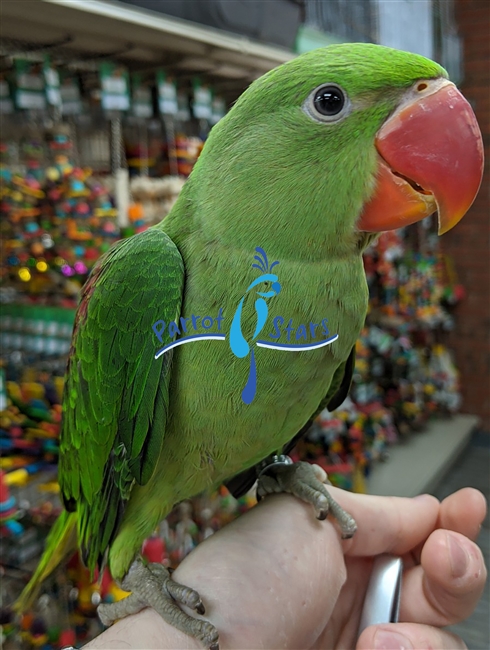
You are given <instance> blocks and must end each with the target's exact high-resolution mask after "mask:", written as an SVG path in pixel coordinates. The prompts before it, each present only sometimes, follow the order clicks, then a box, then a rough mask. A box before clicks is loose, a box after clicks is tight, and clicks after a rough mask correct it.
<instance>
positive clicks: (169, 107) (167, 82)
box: [157, 70, 179, 115]
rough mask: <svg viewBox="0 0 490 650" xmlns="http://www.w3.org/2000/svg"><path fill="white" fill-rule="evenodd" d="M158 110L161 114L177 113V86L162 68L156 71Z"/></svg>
mask: <svg viewBox="0 0 490 650" xmlns="http://www.w3.org/2000/svg"><path fill="white" fill-rule="evenodd" d="M157 88H158V110H159V111H160V113H161V115H177V113H178V110H179V107H178V104H177V88H176V86H175V82H174V81H173V80H172V79H171V78H170V77H167V75H166V74H165V72H164V71H163V70H158V71H157Z"/></svg>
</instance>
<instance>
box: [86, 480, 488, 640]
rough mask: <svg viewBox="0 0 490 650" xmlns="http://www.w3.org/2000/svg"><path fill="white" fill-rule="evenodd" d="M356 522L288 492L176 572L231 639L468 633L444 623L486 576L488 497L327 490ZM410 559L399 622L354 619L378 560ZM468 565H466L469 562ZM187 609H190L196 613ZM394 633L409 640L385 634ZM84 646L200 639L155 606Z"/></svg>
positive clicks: (474, 595)
mask: <svg viewBox="0 0 490 650" xmlns="http://www.w3.org/2000/svg"><path fill="white" fill-rule="evenodd" d="M329 489H331V491H332V495H333V496H334V498H335V499H337V500H338V502H339V503H340V504H341V505H342V507H344V508H345V509H346V510H347V511H348V512H350V513H351V514H352V515H353V516H354V518H355V519H356V520H357V523H358V531H357V533H356V535H355V536H354V538H353V539H351V540H347V541H343V542H342V541H341V540H340V539H339V535H338V532H337V530H336V529H335V526H334V524H332V523H331V522H330V521H317V520H316V519H315V518H314V515H313V511H312V509H311V506H309V505H307V504H304V503H302V502H301V501H299V500H298V499H296V498H294V497H291V496H288V495H274V496H268V497H266V498H265V499H264V501H263V502H262V503H260V504H259V505H258V506H257V507H256V508H253V509H252V510H251V511H250V512H248V513H247V514H245V515H243V516H242V517H240V518H239V519H237V520H236V521H234V522H233V523H231V524H229V525H228V526H226V527H225V528H224V529H222V530H221V531H219V532H218V533H216V534H215V535H213V536H212V537H211V538H209V539H208V540H206V542H204V543H203V544H200V545H199V546H198V547H197V548H196V549H195V550H194V551H193V552H192V553H191V554H190V555H189V556H188V557H187V558H186V559H185V560H184V562H183V563H182V564H181V565H180V566H179V568H178V569H177V570H176V571H175V573H174V574H173V578H174V579H175V580H177V581H179V582H181V583H183V584H186V585H187V586H189V587H192V588H194V589H196V590H197V591H199V593H200V594H201V596H202V599H203V602H204V603H205V606H206V617H205V618H207V619H208V620H209V621H211V622H212V623H213V624H214V625H215V626H216V627H217V629H218V630H219V632H220V647H221V648H222V649H225V648H230V649H231V648H233V649H237V650H238V649H239V648H244V649H245V648H247V649H251V648H254V649H255V648H267V649H272V648H291V649H293V648H294V649H297V648H305V649H306V648H312V649H313V648H315V649H318V650H320V649H324V650H326V649H328V650H333V649H334V648H356V649H357V650H368V649H371V650H372V649H373V648H380V649H381V648H389V649H390V650H395V649H397V648H406V649H409V648H411V647H412V648H415V649H417V650H422V649H425V648H432V649H434V650H435V649H438V650H445V649H446V648H447V649H448V650H449V649H451V650H453V649H455V648H464V647H465V645H464V643H463V642H462V641H461V640H460V639H458V638H457V637H455V636H454V635H452V634H450V633H449V632H447V631H445V630H442V629H440V628H441V627H443V626H446V625H450V624H453V623H456V622H458V621H461V620H463V619H465V618H467V617H468V616H469V615H470V614H471V612H472V611H473V609H474V607H475V605H476V603H477V601H478V599H479V597H480V595H481V592H482V590H483V586H484V583H485V579H486V569H485V566H484V562H483V558H482V555H481V552H480V550H479V548H478V547H477V546H476V545H475V544H474V543H473V541H472V540H474V539H475V538H476V536H477V534H478V531H479V527H480V523H481V522H482V520H483V518H484V516H485V511H486V505H485V499H484V498H483V496H482V495H481V493H479V492H478V491H476V490H473V489H470V488H465V489H464V490H460V491H459V492H457V493H455V494H453V495H451V496H450V497H448V498H447V499H445V500H444V501H443V502H442V503H440V504H439V502H438V501H437V499H435V498H434V497H430V496H426V495H425V496H422V497H417V498H416V499H401V498H395V497H374V496H366V495H356V494H350V493H348V492H344V491H342V490H337V489H335V488H329ZM381 553H392V554H395V555H400V556H402V557H403V560H404V575H403V583H402V585H403V586H402V595H401V607H400V623H397V624H390V625H378V626H373V627H369V628H367V629H366V630H365V631H364V632H363V633H362V635H361V637H360V638H359V639H358V640H357V639H356V636H357V629H358V625H359V620H360V615H361V611H362V607H363V603H364V596H365V593H366V589H367V585H368V582H369V577H370V572H371V566H372V561H373V558H374V557H375V556H376V555H379V554H381ZM465 563H466V566H465ZM189 613H190V612H189ZM383 632H388V633H390V634H392V635H393V633H394V632H396V633H398V634H402V635H404V637H405V639H404V640H402V639H400V638H399V639H398V640H397V639H396V637H394V636H391V638H390V637H385V638H383V636H382V633H383ZM85 647H86V648H93V649H94V648H104V649H110V648H120V649H123V648H145V649H148V650H152V649H157V648H158V649H163V648H173V649H177V648H179V649H182V648H189V649H190V648H200V647H201V646H200V644H199V642H198V641H196V640H195V639H192V638H190V637H189V636H187V635H185V634H183V633H181V632H179V631H178V630H176V629H175V628H173V627H171V626H169V625H167V624H166V623H165V622H164V621H163V619H161V618H160V616H159V615H158V614H157V613H156V612H154V611H153V610H151V609H146V610H143V611H142V612H140V613H139V614H136V615H135V616H131V617H128V618H125V619H123V620H121V621H119V622H117V623H116V624H115V625H114V626H113V627H111V628H109V630H107V631H106V632H104V633H103V634H102V635H101V636H100V637H98V638H97V639H95V640H94V641H92V642H91V643H90V644H88V645H87V646H85Z"/></svg>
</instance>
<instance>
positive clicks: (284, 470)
mask: <svg viewBox="0 0 490 650" xmlns="http://www.w3.org/2000/svg"><path fill="white" fill-rule="evenodd" d="M325 483H328V484H329V485H331V483H330V482H329V481H328V479H327V475H326V473H325V472H324V471H323V469H322V468H321V467H319V466H318V465H311V464H310V463H304V462H298V463H293V462H292V461H291V459H290V458H289V457H288V456H277V457H276V460H275V461H274V462H273V463H271V464H270V465H268V466H267V467H265V468H264V469H263V470H262V472H261V473H260V475H259V480H258V484H257V498H258V499H261V498H262V497H264V496H265V495H266V494H273V493H274V492H288V493H289V494H293V495H294V496H296V497H298V498H299V499H301V500H302V501H306V502H307V503H311V504H312V505H313V507H314V508H315V511H316V516H317V518H318V519H326V518H327V515H328V514H329V513H330V514H331V515H333V517H335V519H336V520H337V521H338V524H339V527H340V531H341V533H342V538H343V539H348V538H349V537H352V536H353V535H354V533H355V532H356V530H357V524H356V522H355V521H354V519H353V518H352V517H351V516H350V515H349V514H348V513H347V512H345V510H343V509H342V508H341V507H340V506H339V504H338V503H337V502H336V501H335V500H334V499H333V498H332V497H331V496H330V494H329V493H328V491H327V488H326V487H325Z"/></svg>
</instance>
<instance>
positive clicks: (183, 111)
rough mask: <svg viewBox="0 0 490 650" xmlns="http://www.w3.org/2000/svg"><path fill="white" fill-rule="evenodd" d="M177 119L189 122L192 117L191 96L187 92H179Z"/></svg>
mask: <svg viewBox="0 0 490 650" xmlns="http://www.w3.org/2000/svg"><path fill="white" fill-rule="evenodd" d="M177 106H178V111H177V119H178V120H180V121H181V122H188V121H189V120H190V119H191V111H190V109H189V98H188V97H187V95H186V94H185V93H182V92H181V93H177Z"/></svg>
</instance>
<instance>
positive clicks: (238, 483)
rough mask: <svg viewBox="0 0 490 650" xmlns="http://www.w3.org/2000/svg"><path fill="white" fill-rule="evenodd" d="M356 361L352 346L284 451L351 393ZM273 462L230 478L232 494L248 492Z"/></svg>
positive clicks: (260, 464)
mask: <svg viewBox="0 0 490 650" xmlns="http://www.w3.org/2000/svg"><path fill="white" fill-rule="evenodd" d="M355 362H356V348H355V346H354V347H353V348H352V350H351V352H350V354H349V356H348V358H347V360H346V361H345V362H344V363H342V364H340V366H339V367H338V368H337V370H336V371H335V373H334V376H333V378H332V381H331V383H330V387H329V389H328V392H327V394H326V396H325V397H324V398H323V399H322V401H321V402H320V404H319V405H318V408H317V409H316V411H315V412H314V413H313V415H312V416H311V417H310V418H309V420H308V421H307V422H306V424H304V425H303V426H302V427H301V429H300V430H299V431H298V433H297V434H296V435H295V436H294V438H292V440H290V441H289V442H288V443H287V445H285V446H284V448H283V450H282V453H283V454H289V452H290V451H291V450H292V449H293V448H294V447H295V445H296V443H297V442H298V441H299V440H300V439H301V438H302V437H303V436H304V435H305V434H306V433H307V432H308V430H309V429H310V427H311V425H312V424H313V421H314V419H315V418H316V417H317V415H318V414H319V413H321V412H322V411H323V409H325V408H328V410H329V411H335V409H337V408H338V407H339V406H340V405H341V404H342V402H343V401H344V400H345V398H346V397H347V395H348V393H349V389H350V385H351V382H352V375H353V374H354V366H355ZM269 462H272V456H270V457H268V458H265V459H264V460H263V461H262V462H260V463H259V464H258V465H254V466H253V467H250V468H249V469H246V470H245V471H244V472H240V474H237V475H236V476H234V477H233V478H231V479H230V480H228V481H226V483H225V485H226V487H227V488H228V490H229V491H230V492H231V494H232V495H233V496H234V497H235V498H236V499H239V498H240V497H241V496H243V495H244V494H246V493H247V492H248V491H249V490H250V488H251V487H252V486H253V484H254V483H255V481H256V480H257V476H258V473H259V472H260V470H261V468H262V467H263V466H264V463H266V464H269Z"/></svg>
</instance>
